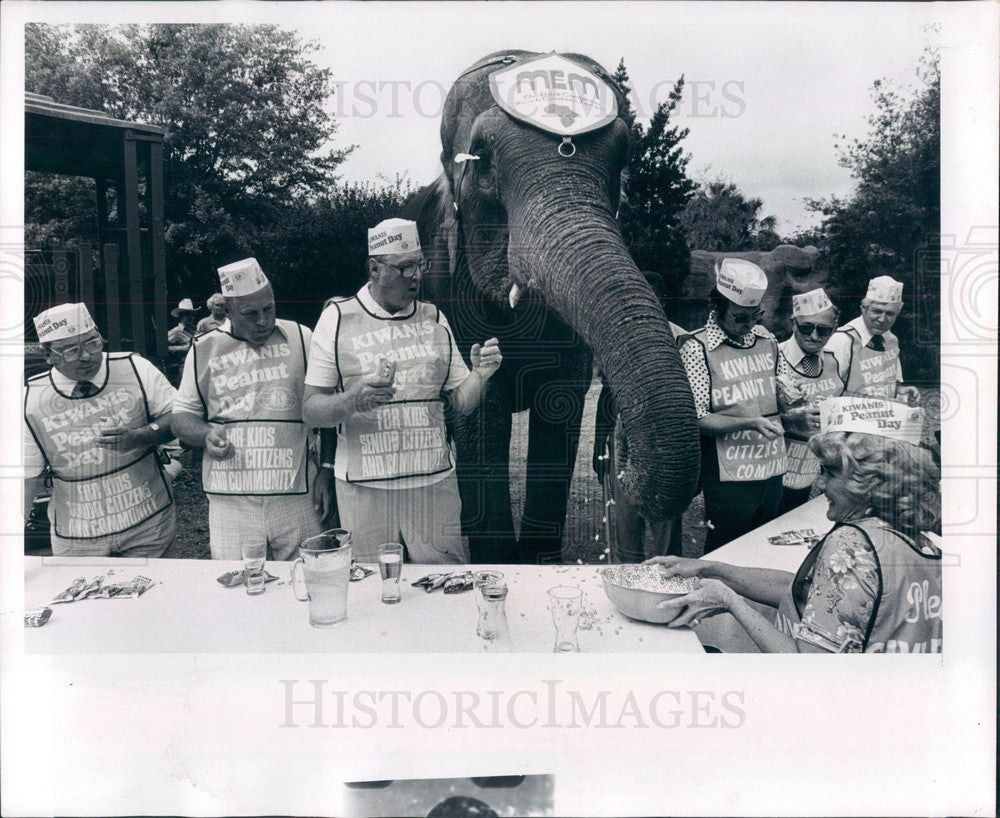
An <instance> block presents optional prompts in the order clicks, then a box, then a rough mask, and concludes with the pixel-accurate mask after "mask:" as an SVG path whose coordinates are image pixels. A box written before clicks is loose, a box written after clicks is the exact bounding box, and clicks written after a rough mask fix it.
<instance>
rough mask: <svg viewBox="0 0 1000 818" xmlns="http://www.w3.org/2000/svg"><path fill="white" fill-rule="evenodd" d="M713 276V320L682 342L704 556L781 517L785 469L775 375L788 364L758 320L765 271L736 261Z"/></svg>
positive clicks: (724, 261) (721, 264) (728, 260)
mask: <svg viewBox="0 0 1000 818" xmlns="http://www.w3.org/2000/svg"><path fill="white" fill-rule="evenodd" d="M715 273H716V286H715V289H713V290H712V293H711V295H710V296H709V298H710V300H711V302H712V311H711V312H710V313H709V315H708V321H707V322H706V324H705V326H704V327H702V328H701V329H698V330H695V331H694V332H693V333H691V335H689V336H687V338H686V339H685V340H683V341H682V344H681V347H680V353H681V360H682V361H683V363H684V368H685V370H686V371H687V376H688V380H689V381H690V383H691V391H692V392H693V394H694V405H695V411H696V413H697V416H698V427H699V428H700V430H701V485H702V489H703V491H704V494H705V518H706V522H707V524H708V531H707V534H706V538H705V552H706V553H707V552H709V551H713V550H715V549H716V548H718V547H719V546H721V545H724V544H726V543H727V542H729V541H730V540H734V539H736V538H737V537H739V536H741V535H743V534H746V533H747V532H748V531H752V530H753V529H754V528H757V527H758V526H761V525H763V524H764V523H766V522H768V521H769V520H771V519H773V518H774V517H775V516H776V515H777V513H778V505H779V503H780V502H781V478H782V475H783V474H784V472H785V469H786V457H785V438H784V428H783V427H782V425H781V419H780V418H779V406H778V395H777V387H776V382H775V376H776V375H777V374H779V373H783V372H784V371H785V369H786V367H787V364H785V363H784V362H783V361H782V360H781V357H780V356H779V355H778V342H777V341H776V340H775V338H774V336H773V335H772V334H771V333H770V332H768V330H767V329H765V328H764V327H763V326H761V325H760V324H758V323H757V322H758V320H759V319H760V317H761V316H762V315H763V312H762V311H761V309H760V303H761V301H762V300H763V298H764V293H765V292H766V290H767V276H766V275H765V274H764V271H763V270H761V269H760V267H758V266H757V265H756V264H754V263H752V262H750V261H745V260H743V259H734V258H725V259H722V261H721V262H719V264H717V265H716V270H715Z"/></svg>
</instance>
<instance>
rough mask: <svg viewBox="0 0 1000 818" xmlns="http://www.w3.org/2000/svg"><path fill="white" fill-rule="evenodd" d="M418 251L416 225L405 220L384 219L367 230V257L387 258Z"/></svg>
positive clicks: (418, 242) (418, 238)
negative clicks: (396, 254)
mask: <svg viewBox="0 0 1000 818" xmlns="http://www.w3.org/2000/svg"><path fill="white" fill-rule="evenodd" d="M419 249H420V234H419V233H417V223H416V222H411V221H408V220H406V219H386V220H385V221H384V222H379V223H378V224H376V225H375V226H374V227H370V228H369V229H368V255H370V256H389V255H393V254H395V253H412V252H413V251H414V250H419Z"/></svg>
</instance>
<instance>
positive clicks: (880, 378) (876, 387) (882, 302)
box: [829, 276, 920, 405]
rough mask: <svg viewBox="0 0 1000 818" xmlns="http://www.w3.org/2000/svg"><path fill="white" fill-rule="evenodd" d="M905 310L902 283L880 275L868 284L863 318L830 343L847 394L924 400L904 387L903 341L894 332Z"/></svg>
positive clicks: (911, 388)
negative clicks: (900, 345)
mask: <svg viewBox="0 0 1000 818" xmlns="http://www.w3.org/2000/svg"><path fill="white" fill-rule="evenodd" d="M902 311H903V283H902V282H901V281H896V280H895V279H894V278H892V277H891V276H878V277H877V278H873V279H872V280H871V281H869V282H868V292H867V293H866V294H865V297H864V299H863V300H862V301H861V315H859V316H858V317H857V318H855V319H854V320H853V321H848V322H847V323H846V324H845V325H844V326H842V327H841V328H840V329H839V330H837V332H836V333H835V334H834V335H833V337H832V338H831V339H830V343H829V349H830V351H831V352H833V354H834V355H836V356H837V361H838V363H839V364H840V369H841V371H842V372H844V373H846V376H847V389H846V391H845V392H844V394H845V395H853V396H858V397H864V396H867V397H873V398H888V399H889V400H902V401H906V402H908V403H910V404H914V405H915V404H916V403H918V402H919V401H920V392H919V390H917V388H916V387H914V386H903V385H902V380H903V369H902V366H901V365H900V363H899V339H898V338H896V336H895V335H894V334H893V333H892V326H893V324H895V323H896V319H897V318H899V314H900V313H901V312H902Z"/></svg>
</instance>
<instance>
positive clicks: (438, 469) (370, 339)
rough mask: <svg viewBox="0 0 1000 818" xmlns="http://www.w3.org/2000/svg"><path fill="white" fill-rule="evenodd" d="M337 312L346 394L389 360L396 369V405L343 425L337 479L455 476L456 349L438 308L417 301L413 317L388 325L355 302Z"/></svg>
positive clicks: (339, 363) (341, 303) (338, 348)
mask: <svg viewBox="0 0 1000 818" xmlns="http://www.w3.org/2000/svg"><path fill="white" fill-rule="evenodd" d="M330 309H336V310H339V311H340V321H339V324H338V327H337V338H336V347H335V348H336V355H337V366H338V369H339V371H340V388H341V389H342V390H343V391H347V390H349V389H350V388H351V387H352V386H353V385H354V384H356V383H357V382H358V381H360V380H362V379H363V378H365V377H367V376H368V375H370V374H372V373H373V372H374V371H375V368H376V366H377V365H378V362H379V361H380V360H381V359H382V358H387V359H389V360H390V361H393V362H395V364H396V375H395V380H394V382H393V385H394V386H395V387H396V393H395V396H394V398H393V400H392V401H391V402H390V403H388V404H386V405H384V406H380V407H378V408H376V409H373V410H371V411H368V412H356V413H355V414H353V415H352V416H351V417H350V418H349V419H348V420H346V421H345V422H344V423H343V424H341V427H340V432H339V434H338V438H337V460H336V463H335V473H336V475H337V477H339V478H340V479H341V480H346V481H348V482H350V483H367V482H373V481H381V480H397V479H402V478H405V477H419V476H429V475H433V474H440V473H443V472H447V471H450V470H451V469H452V462H451V446H450V444H449V442H448V437H447V432H446V430H445V423H444V399H443V398H442V396H441V390H442V388H443V387H444V384H445V383H446V382H447V380H448V372H449V370H450V368H451V351H452V342H451V335H450V333H449V332H448V330H447V329H446V328H445V327H444V326H443V325H442V324H441V323H440V322H439V320H438V316H439V315H440V312H439V310H438V309H437V307H435V306H434V305H433V304H429V303H427V302H425V301H416V302H414V307H413V310H412V312H411V313H410V315H408V316H400V317H393V318H381V317H378V316H376V315H373V314H371V313H370V312H368V311H367V310H366V309H365V308H364V305H362V304H361V302H360V301H358V299H357V297H356V296H355V297H352V298H348V299H344V300H342V301H335V302H333V304H331V306H330Z"/></svg>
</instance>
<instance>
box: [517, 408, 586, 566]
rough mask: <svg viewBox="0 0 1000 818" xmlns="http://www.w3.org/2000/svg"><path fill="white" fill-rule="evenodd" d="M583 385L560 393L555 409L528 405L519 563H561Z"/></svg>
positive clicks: (581, 409)
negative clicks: (562, 393) (580, 387)
mask: <svg viewBox="0 0 1000 818" xmlns="http://www.w3.org/2000/svg"><path fill="white" fill-rule="evenodd" d="M585 394H586V389H582V390H574V391H573V392H572V393H567V394H566V396H565V397H566V400H565V401H563V402H561V403H560V405H559V406H558V410H559V411H558V412H551V411H545V410H544V409H540V408H539V406H538V405H537V403H536V404H535V405H533V406H532V408H531V412H530V415H529V424H528V468H527V477H526V485H525V492H524V493H525V502H524V517H523V519H522V521H521V536H520V538H519V545H520V554H521V561H522V562H524V563H529V564H538V563H541V562H550V561H556V562H559V561H561V557H562V539H563V531H564V529H565V524H566V505H567V501H568V499H569V487H570V483H571V481H572V479H573V467H574V466H575V464H576V452H577V448H578V446H579V443H580V422H581V419H582V418H583V402H584V396H585Z"/></svg>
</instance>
